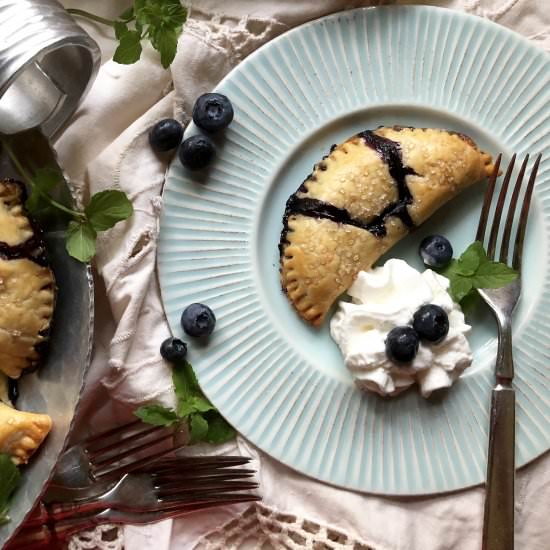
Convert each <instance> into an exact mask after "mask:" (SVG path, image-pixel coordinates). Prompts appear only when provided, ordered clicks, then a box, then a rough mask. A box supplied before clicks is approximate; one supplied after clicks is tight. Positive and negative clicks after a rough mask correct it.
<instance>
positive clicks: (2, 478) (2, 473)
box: [0, 454, 21, 525]
mask: <svg viewBox="0 0 550 550" xmlns="http://www.w3.org/2000/svg"><path fill="white" fill-rule="evenodd" d="M20 477H21V476H20V473H19V469H18V468H17V466H16V465H15V464H14V463H13V462H12V460H11V457H10V456H9V455H7V454H0V525H4V524H5V523H8V521H9V520H10V518H9V516H8V508H9V504H10V499H11V495H12V493H13V491H14V490H15V488H16V487H17V484H18V483H19V478H20Z"/></svg>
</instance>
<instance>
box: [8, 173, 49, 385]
mask: <svg viewBox="0 0 550 550" xmlns="http://www.w3.org/2000/svg"><path fill="white" fill-rule="evenodd" d="M24 196H25V193H24V188H23V186H22V185H21V184H20V183H18V182H15V181H12V180H3V181H0V371H2V372H4V373H5V374H7V375H8V376H9V377H11V378H19V377H20V376H21V373H22V372H23V370H24V369H27V368H29V367H34V366H37V365H38V363H39V361H40V359H41V357H40V349H41V346H43V345H44V343H45V341H46V340H47V337H48V331H49V328H50V324H51V320H52V316H53V310H54V303H55V280H54V276H53V273H52V271H51V269H50V268H49V267H48V266H47V264H46V259H45V256H44V243H43V242H42V239H41V237H40V235H39V233H38V230H36V229H35V228H33V226H32V224H31V221H30V220H29V218H28V216H27V215H26V213H25V211H24V207H23V202H24Z"/></svg>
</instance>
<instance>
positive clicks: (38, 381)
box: [0, 130, 94, 548]
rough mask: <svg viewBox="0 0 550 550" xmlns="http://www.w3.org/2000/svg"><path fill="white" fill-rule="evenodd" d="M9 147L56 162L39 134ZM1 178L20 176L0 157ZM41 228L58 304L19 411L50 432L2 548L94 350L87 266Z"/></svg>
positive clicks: (0, 533) (40, 486) (50, 453)
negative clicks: (42, 417) (47, 424)
mask: <svg viewBox="0 0 550 550" xmlns="http://www.w3.org/2000/svg"><path fill="white" fill-rule="evenodd" d="M12 146H14V148H16V149H17V156H18V158H20V159H21V158H23V159H24V158H32V159H33V160H34V161H35V162H37V163H38V164H39V165H41V164H44V163H48V162H55V156H54V153H53V150H52V149H51V147H50V145H49V142H48V140H47V139H46V138H45V137H44V136H43V135H42V134H41V132H40V131H39V130H29V131H27V132H25V133H24V134H22V135H19V136H18V137H17V139H16V140H15V141H13V142H12ZM0 174H1V176H2V177H6V176H11V177H15V178H18V174H17V173H16V172H15V171H14V170H13V169H12V167H11V166H10V164H9V162H8V161H7V159H6V158H5V157H4V155H3V154H2V158H1V161H0ZM18 179H20V178H18ZM44 229H45V235H44V236H45V240H46V243H47V245H48V256H49V259H50V262H51V266H52V269H53V271H54V272H55V278H56V283H57V287H58V293H57V304H56V309H55V314H54V320H53V323H52V331H51V338H50V345H49V353H48V355H47V358H46V361H45V362H44V364H43V365H42V366H41V367H40V369H38V370H37V371H36V372H34V373H31V374H28V375H25V376H23V377H22V378H21V379H20V382H19V399H18V401H17V408H18V409H21V410H25V411H34V412H44V413H47V414H49V415H50V416H51V417H52V419H53V428H52V431H51V433H50V435H49V436H48V438H47V439H46V441H45V442H44V443H43V445H42V446H41V447H40V449H39V450H38V452H37V453H36V454H35V455H34V456H33V457H32V458H31V460H30V462H29V464H28V465H27V466H25V467H24V468H22V469H21V473H22V476H21V483H20V485H19V487H18V488H17V490H16V492H15V494H14V497H13V500H12V503H11V506H10V512H9V515H10V517H11V521H10V522H9V523H7V524H6V525H3V526H0V548H1V547H2V546H3V545H4V544H5V543H6V542H7V541H8V540H9V539H10V538H11V537H12V536H13V535H14V534H15V533H16V531H17V528H18V527H19V526H20V525H21V524H22V522H23V521H24V519H25V517H26V516H27V515H28V514H29V513H30V511H31V510H32V508H33V505H34V503H35V502H36V501H37V500H38V498H39V497H40V495H41V494H42V492H43V491H44V489H45V486H46V483H47V481H48V479H49V478H50V477H51V475H52V473H53V469H54V466H55V464H56V462H57V459H58V457H59V455H60V453H61V451H62V449H63V447H64V445H65V442H66V440H67V437H68V434H69V431H70V430H71V428H72V423H73V417H74V414H75V410H76V407H77V404H78V400H79V398H80V395H81V392H82V388H83V383H84V377H85V374H86V371H87V368H88V365H89V363H90V355H91V349H92V326H93V304H94V302H93V280H92V273H91V269H90V266H89V265H87V264H82V263H80V262H77V261H76V260H74V259H73V258H71V257H70V256H69V255H68V254H67V252H66V251H65V237H64V229H63V228H62V227H56V226H55V225H52V226H51V227H48V228H44Z"/></svg>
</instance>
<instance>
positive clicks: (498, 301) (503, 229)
mask: <svg viewBox="0 0 550 550" xmlns="http://www.w3.org/2000/svg"><path fill="white" fill-rule="evenodd" d="M515 160H516V155H514V156H513V157H512V159H511V160H510V164H509V165H508V169H507V170H506V175H505V176H504V180H503V182H502V187H501V190H500V193H499V196H498V200H497V204H496V207H495V209H494V214H493V222H492V226H491V231H490V233H489V237H488V245H487V256H488V257H489V259H491V260H494V259H495V258H496V259H497V260H498V261H500V262H503V263H505V264H508V265H510V263H511V266H512V268H513V269H515V270H516V271H518V273H519V274H520V276H519V277H518V278H517V279H516V280H515V281H513V282H512V283H510V284H508V285H506V286H504V287H502V288H484V289H480V290H479V294H480V295H481V297H482V298H483V299H484V300H485V302H486V303H487V305H488V306H489V307H490V308H491V310H492V312H493V314H494V316H495V319H496V322H497V327H498V350H497V357H496V367H495V375H496V384H495V386H494V388H493V391H492V396H491V420H490V427H489V449H488V461H487V487H486V496H485V510H484V523H483V542H482V547H483V549H484V550H512V549H513V547H514V480H515V392H514V388H513V386H512V380H513V378H514V362H513V357H512V313H513V311H514V308H515V307H516V304H517V303H518V300H519V296H520V292H521V259H522V252H523V242H524V238H525V230H526V227H527V216H528V214H529V205H530V203H531V196H532V194H533V188H534V186H535V179H536V177H537V171H538V167H539V164H540V160H541V155H538V157H537V159H536V161H535V163H534V165H533V168H532V170H531V175H530V177H529V181H528V183H527V187H526V189H525V191H524V193H523V198H522V200H521V210H520V215H519V220H518V225H517V230H516V235H515V239H514V240H513V241H512V238H511V237H512V226H513V223H514V218H515V214H516V207H517V205H518V202H519V200H520V194H521V187H522V183H523V179H524V176H525V171H526V168H527V163H528V161H529V155H526V157H525V160H524V161H523V164H522V165H521V169H520V171H519V174H518V177H517V179H516V183H515V185H514V189H513V191H512V196H511V198H510V202H509V206H508V211H507V214H506V219H505V222H504V224H502V223H501V220H502V214H503V211H504V209H505V204H506V197H507V194H508V189H509V186H510V180H511V177H512V171H513V169H514V164H515ZM500 162H501V155H499V157H498V159H497V161H496V163H495V169H494V171H493V173H492V175H491V177H490V178H489V183H488V186H487V191H486V192H485V199H484V202H483V208H482V210H481V215H480V218H479V225H478V229H477V235H476V240H478V241H480V242H482V243H483V242H484V241H485V237H486V229H487V221H488V218H489V212H490V209H491V202H492V199H493V194H494V190H495V183H496V180H497V177H498V172H499V167H500ZM500 233H502V237H501V240H500V253H499V255H496V249H497V241H498V237H499V234H500ZM511 244H512V247H511V246H510V245H511ZM510 248H511V250H510ZM510 256H511V257H512V260H511V262H510Z"/></svg>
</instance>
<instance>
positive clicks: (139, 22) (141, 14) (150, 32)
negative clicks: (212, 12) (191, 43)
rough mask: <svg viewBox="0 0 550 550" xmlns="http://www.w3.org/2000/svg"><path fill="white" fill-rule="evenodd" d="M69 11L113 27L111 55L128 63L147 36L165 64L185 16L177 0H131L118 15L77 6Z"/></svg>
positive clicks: (171, 57)
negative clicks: (110, 16) (114, 45)
mask: <svg viewBox="0 0 550 550" xmlns="http://www.w3.org/2000/svg"><path fill="white" fill-rule="evenodd" d="M67 11H68V12H69V13H70V14H72V15H75V16H77V17H85V18H87V19H90V20H92V21H95V22H96V23H101V24H103V25H108V26H110V27H113V29H114V32H115V37H116V39H117V40H118V41H119V44H118V47H117V49H116V50H115V53H114V55H113V60H114V61H116V62H117V63H123V64H126V65H128V64H131V63H135V62H136V61H138V60H139V58H140V57H141V53H142V50H143V48H142V45H141V42H142V40H144V39H145V40H149V42H150V43H151V45H152V46H153V48H154V49H155V50H157V51H158V52H159V53H160V61H161V63H162V66H163V67H164V68H165V69H166V68H168V67H169V66H170V65H171V63H172V61H173V60H174V57H175V56H176V51H177V47H178V38H179V35H180V34H181V31H182V29H183V25H184V23H185V21H186V20H187V9H186V8H185V7H183V6H182V5H181V3H180V1H179V0H134V3H133V5H132V6H130V7H129V8H128V9H127V10H125V11H124V12H123V13H121V14H120V15H119V16H118V18H117V19H106V18H105V17H100V16H99V15H95V14H94V13H90V12H88V11H85V10H81V9H78V8H69V9H68V10H67Z"/></svg>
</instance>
